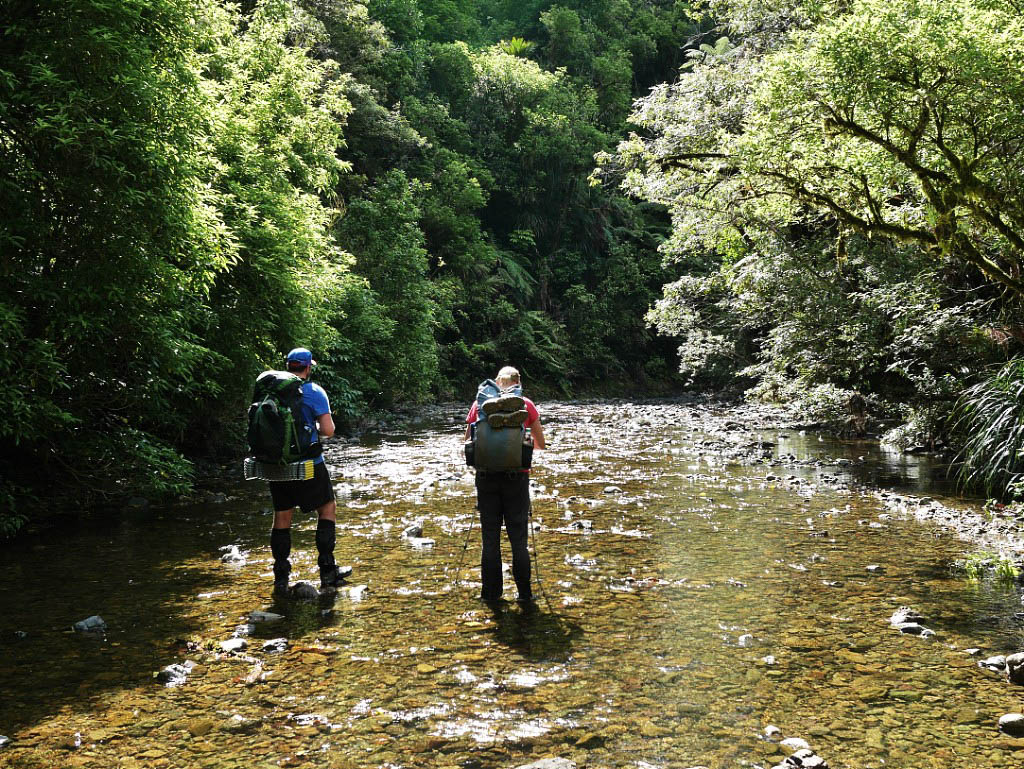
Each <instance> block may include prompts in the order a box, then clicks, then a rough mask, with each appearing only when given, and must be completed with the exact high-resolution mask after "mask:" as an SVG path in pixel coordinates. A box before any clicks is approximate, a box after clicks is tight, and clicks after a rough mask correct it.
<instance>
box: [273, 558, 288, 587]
mask: <svg viewBox="0 0 1024 769" xmlns="http://www.w3.org/2000/svg"><path fill="white" fill-rule="evenodd" d="M291 571H292V565H291V563H289V562H288V561H284V562H283V563H282V562H280V561H275V562H274V594H275V595H287V593H288V575H289V574H291Z"/></svg>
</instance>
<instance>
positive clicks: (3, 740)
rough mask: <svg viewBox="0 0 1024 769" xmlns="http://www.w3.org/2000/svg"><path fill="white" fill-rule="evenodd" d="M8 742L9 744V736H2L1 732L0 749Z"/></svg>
mask: <svg viewBox="0 0 1024 769" xmlns="http://www.w3.org/2000/svg"><path fill="white" fill-rule="evenodd" d="M10 744H11V738H10V737H4V736H3V735H2V734H0V750H2V749H3V748H6V747H7V746H8V745H10Z"/></svg>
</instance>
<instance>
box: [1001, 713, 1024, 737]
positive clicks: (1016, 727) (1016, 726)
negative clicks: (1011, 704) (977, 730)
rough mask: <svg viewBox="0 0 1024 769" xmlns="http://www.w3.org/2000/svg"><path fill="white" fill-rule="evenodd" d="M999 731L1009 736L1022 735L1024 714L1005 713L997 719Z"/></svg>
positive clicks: (1023, 731) (1023, 735)
mask: <svg viewBox="0 0 1024 769" xmlns="http://www.w3.org/2000/svg"><path fill="white" fill-rule="evenodd" d="M999 731H1001V732H1002V733H1003V734H1008V735H1010V736H1011V737H1024V715H1021V714H1020V713H1007V714H1006V715H1005V716H1002V717H1000V719H999Z"/></svg>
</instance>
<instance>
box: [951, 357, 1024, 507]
mask: <svg viewBox="0 0 1024 769" xmlns="http://www.w3.org/2000/svg"><path fill="white" fill-rule="evenodd" d="M954 420H955V425H956V429H958V430H959V431H961V432H962V433H963V434H964V435H965V436H966V437H965V440H964V444H963V448H962V450H961V452H960V454H959V457H958V459H959V461H960V463H961V465H960V469H959V471H958V477H959V480H960V481H961V483H963V484H964V486H966V487H969V488H976V489H980V490H982V491H984V492H985V493H986V494H990V495H994V496H1003V495H1006V494H1008V493H1010V494H1012V493H1013V486H1014V485H1015V484H1017V483H1018V482H1019V481H1020V480H1021V479H1022V478H1024V358H1015V359H1014V360H1011V361H1010V362H1009V363H1007V364H1005V365H1004V366H1002V367H1001V368H1000V369H999V370H998V372H997V373H996V374H995V375H993V376H991V377H989V378H986V379H984V380H982V381H980V382H978V383H977V384H975V385H973V386H972V387H970V388H968V389H967V390H966V391H965V392H964V394H963V396H961V398H960V400H959V401H958V403H957V406H956V409H955V410H954Z"/></svg>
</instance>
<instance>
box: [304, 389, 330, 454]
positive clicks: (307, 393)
mask: <svg viewBox="0 0 1024 769" xmlns="http://www.w3.org/2000/svg"><path fill="white" fill-rule="evenodd" d="M301 389H302V422H303V424H302V427H303V429H304V430H306V434H307V435H308V436H309V438H310V443H316V442H317V441H318V440H320V430H319V429H318V428H317V423H316V419H317V417H321V416H323V415H324V414H330V413H331V404H330V402H329V401H328V400H327V393H326V392H325V391H324V388H322V387H321V386H320V385H318V384H315V383H314V382H304V383H303V385H302V388H301ZM323 461H324V458H323V455H322V454H321V455H320V456H319V457H317V458H316V459H314V460H313V464H317V465H318V464H320V463H322V462H323Z"/></svg>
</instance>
